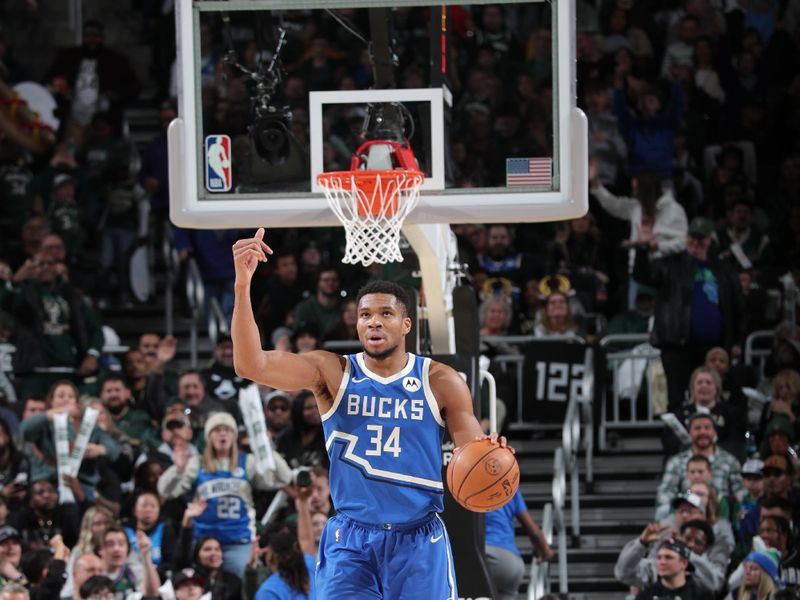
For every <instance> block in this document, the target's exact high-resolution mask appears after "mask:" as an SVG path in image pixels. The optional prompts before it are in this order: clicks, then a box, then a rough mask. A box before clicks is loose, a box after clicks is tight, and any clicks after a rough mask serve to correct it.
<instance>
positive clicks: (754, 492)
mask: <svg viewBox="0 0 800 600" xmlns="http://www.w3.org/2000/svg"><path fill="white" fill-rule="evenodd" d="M763 469H764V463H763V461H761V460H760V459H758V458H748V459H747V460H746V461H744V464H742V481H743V482H744V487H745V488H747V495H745V497H744V498H742V501H741V502H740V503H739V504H738V509H737V511H736V514H735V519H733V520H732V522H733V524H734V526H735V528H736V530H737V531H738V529H739V523H740V521H741V520H742V519H743V518H744V516H745V515H746V514H747V511H749V510H750V509H751V508H753V507H754V506H755V505H756V504H757V503H758V499H759V498H761V496H763V495H764V473H763V472H762V471H763Z"/></svg>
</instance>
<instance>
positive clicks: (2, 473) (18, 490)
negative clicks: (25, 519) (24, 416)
mask: <svg viewBox="0 0 800 600" xmlns="http://www.w3.org/2000/svg"><path fill="white" fill-rule="evenodd" d="M29 476H30V466H29V464H28V458H27V457H26V456H25V455H24V454H23V453H21V452H20V451H19V450H17V446H16V444H15V443H14V436H13V435H12V434H11V430H10V429H9V427H8V424H7V423H6V421H5V420H4V419H2V418H0V496H2V497H3V498H4V499H5V501H6V502H7V503H8V508H9V509H10V510H14V509H16V508H17V507H18V506H19V505H20V504H21V503H22V502H23V501H24V500H25V492H26V491H27V484H28V478H29Z"/></svg>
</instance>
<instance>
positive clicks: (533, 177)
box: [506, 157, 553, 187]
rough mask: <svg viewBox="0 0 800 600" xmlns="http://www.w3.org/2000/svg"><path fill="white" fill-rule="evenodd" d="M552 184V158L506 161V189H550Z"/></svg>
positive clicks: (511, 159)
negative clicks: (530, 187) (523, 187)
mask: <svg viewBox="0 0 800 600" xmlns="http://www.w3.org/2000/svg"><path fill="white" fill-rule="evenodd" d="M552 183H553V159H552V158H549V157H536V158H507V159H506V187H521V186H526V187H529V186H546V187H550V186H551V185H552Z"/></svg>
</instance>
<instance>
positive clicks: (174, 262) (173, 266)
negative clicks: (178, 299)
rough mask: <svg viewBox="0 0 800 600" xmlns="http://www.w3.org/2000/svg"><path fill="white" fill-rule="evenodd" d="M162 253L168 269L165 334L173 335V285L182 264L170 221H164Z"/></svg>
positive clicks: (165, 266)
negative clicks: (175, 246)
mask: <svg viewBox="0 0 800 600" xmlns="http://www.w3.org/2000/svg"><path fill="white" fill-rule="evenodd" d="M161 255H162V257H163V259H164V268H165V269H166V282H165V284H164V335H168V336H171V335H173V332H174V331H175V327H174V321H173V319H174V312H175V302H174V296H173V287H174V286H175V279H176V278H177V274H178V269H179V266H180V258H179V257H178V251H177V250H176V249H175V248H174V246H173V245H172V226H171V225H170V224H169V223H164V226H163V229H162V234H161Z"/></svg>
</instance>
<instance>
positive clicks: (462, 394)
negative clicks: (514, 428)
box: [430, 363, 514, 452]
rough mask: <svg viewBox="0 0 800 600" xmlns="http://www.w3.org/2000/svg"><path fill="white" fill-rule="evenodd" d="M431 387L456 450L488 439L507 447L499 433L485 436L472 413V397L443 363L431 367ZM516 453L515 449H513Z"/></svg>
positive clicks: (455, 373)
mask: <svg viewBox="0 0 800 600" xmlns="http://www.w3.org/2000/svg"><path fill="white" fill-rule="evenodd" d="M430 385H431V390H432V391H433V395H434V396H435V397H436V399H437V401H438V402H439V407H440V408H441V409H442V413H443V415H444V419H445V423H446V424H447V430H448V431H449V432H450V437H451V438H452V439H453V442H454V443H455V445H456V447H457V448H460V447H461V446H463V445H464V444H466V443H467V442H471V441H473V440H476V439H483V438H488V439H491V440H492V442H497V443H499V444H500V445H501V446H503V447H507V443H506V438H505V437H503V436H501V437H498V435H497V433H492V434H491V435H486V434H485V433H483V430H482V429H481V425H480V423H478V419H476V418H475V411H474V410H473V409H472V394H471V393H470V391H469V387H467V384H466V382H465V381H464V380H463V379H462V378H461V375H459V374H458V373H457V372H456V371H455V369H452V368H451V367H448V366H447V365H444V364H442V363H434V364H433V365H432V366H431V372H430ZM510 449H511V451H512V452H513V450H514V449H513V448H510Z"/></svg>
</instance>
